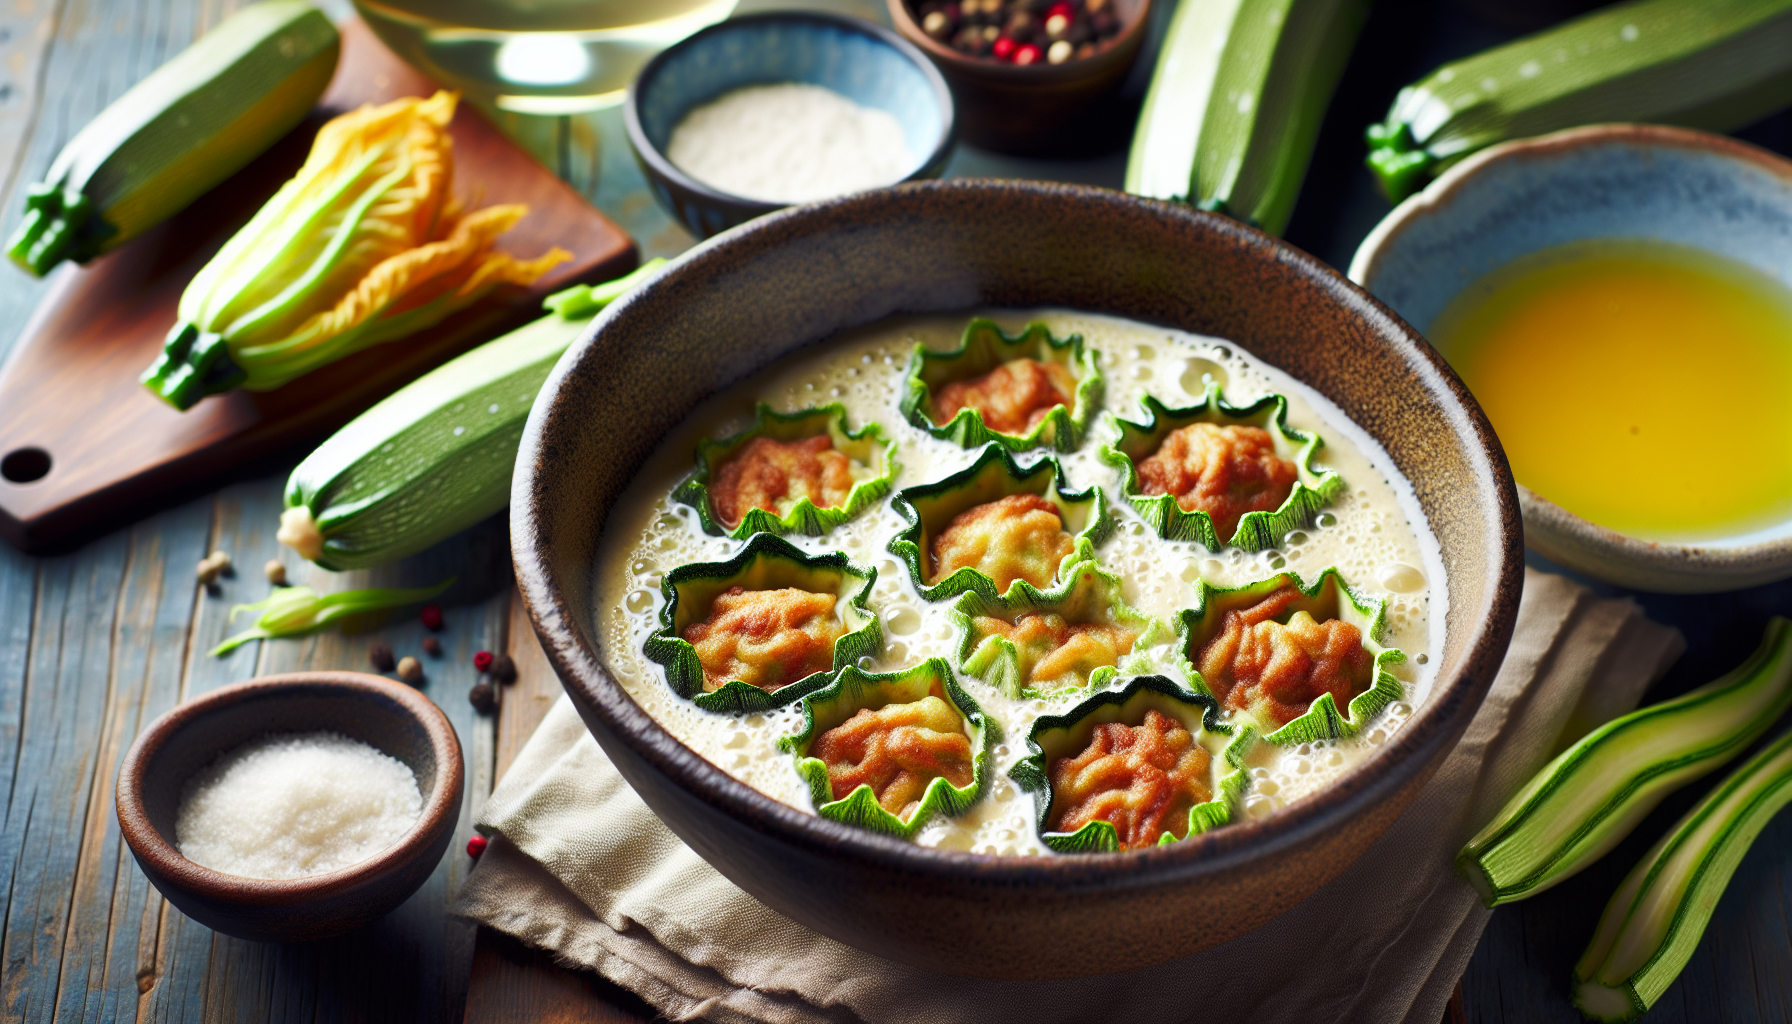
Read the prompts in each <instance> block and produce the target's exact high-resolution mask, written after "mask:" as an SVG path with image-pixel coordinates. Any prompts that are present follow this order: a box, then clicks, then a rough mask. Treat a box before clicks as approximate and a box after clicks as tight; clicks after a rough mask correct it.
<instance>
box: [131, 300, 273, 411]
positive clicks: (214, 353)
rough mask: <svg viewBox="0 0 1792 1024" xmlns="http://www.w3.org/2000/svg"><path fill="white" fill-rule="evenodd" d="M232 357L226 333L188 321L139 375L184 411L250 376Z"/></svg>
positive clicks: (176, 329) (171, 403) (148, 384)
mask: <svg viewBox="0 0 1792 1024" xmlns="http://www.w3.org/2000/svg"><path fill="white" fill-rule="evenodd" d="M248 376H249V375H248V374H247V373H246V372H244V371H243V369H242V367H240V366H238V365H237V364H236V363H235V362H234V361H232V360H231V358H230V346H229V344H228V343H226V342H225V341H224V338H223V336H222V335H219V334H214V333H213V332H211V331H202V330H200V329H199V328H198V327H196V326H194V325H193V324H191V323H188V322H187V321H184V320H183V321H181V322H180V323H177V324H175V325H174V328H173V329H172V330H170V331H169V332H168V340H167V341H165V342H163V343H162V354H161V355H159V356H157V357H156V361H155V362H154V363H151V364H150V367H149V369H147V370H144V371H143V376H142V377H140V378H138V379H139V380H141V381H142V382H143V384H144V386H145V387H147V388H149V390H151V391H153V392H155V393H156V394H157V395H159V396H160V397H161V398H162V400H163V401H165V402H167V403H168V404H169V405H172V406H174V407H175V408H176V409H179V410H180V411H182V412H185V411H187V410H188V409H191V408H192V407H193V406H195V405H198V404H199V400H200V399H202V398H204V397H205V396H207V395H219V394H223V393H224V392H226V391H229V390H230V389H231V388H234V387H236V386H237V385H239V384H241V383H242V382H243V381H244V380H246V379H248Z"/></svg>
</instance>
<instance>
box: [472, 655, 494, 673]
mask: <svg viewBox="0 0 1792 1024" xmlns="http://www.w3.org/2000/svg"><path fill="white" fill-rule="evenodd" d="M491 667H492V652H490V651H478V652H476V653H474V655H473V671H475V672H484V671H485V670H486V669H488V668H491Z"/></svg>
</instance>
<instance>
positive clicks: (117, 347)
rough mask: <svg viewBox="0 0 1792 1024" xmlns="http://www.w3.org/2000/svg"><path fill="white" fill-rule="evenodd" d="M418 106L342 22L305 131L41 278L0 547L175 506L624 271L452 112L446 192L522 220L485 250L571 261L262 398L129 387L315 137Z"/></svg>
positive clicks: (2, 401) (25, 355)
mask: <svg viewBox="0 0 1792 1024" xmlns="http://www.w3.org/2000/svg"><path fill="white" fill-rule="evenodd" d="M434 90H435V84H434V83H433V82H431V81H430V80H429V79H427V78H425V77H424V76H423V75H421V74H419V73H418V72H416V71H414V70H412V69H411V68H410V67H409V66H408V65H406V64H404V63H403V62H402V61H400V60H399V59H398V58H397V57H396V56H395V55H394V54H393V53H392V52H391V51H390V50H388V49H386V47H385V46H384V45H383V44H382V43H380V41H379V40H378V39H377V38H376V37H375V36H374V35H373V33H372V32H371V31H370V30H369V29H368V28H367V26H366V25H365V24H364V23H363V22H361V21H360V20H359V19H354V20H351V21H349V22H347V23H345V24H344V25H342V57H341V60H340V62H339V63H338V65H337V68H336V77H335V78H334V79H333V80H332V81H331V83H330V88H329V90H328V91H327V92H326V93H325V94H324V97H323V99H322V100H321V101H320V102H319V105H318V110H317V111H316V112H315V113H314V115H313V117H312V118H311V119H310V120H308V121H307V122H306V123H305V124H303V125H301V126H300V127H298V128H296V129H294V130H293V132H292V134H291V135H289V136H287V137H286V138H285V139H284V140H282V141H281V142H280V143H278V144H276V145H275V146H274V148H272V149H271V150H269V151H268V152H267V153H265V154H263V155H262V156H261V157H260V158H259V159H257V160H256V161H255V162H254V163H252V164H250V165H249V166H248V167H246V168H244V169H243V170H242V171H241V172H239V173H238V174H237V175H236V176H235V177H233V178H231V179H230V180H229V181H226V182H225V183H224V184H222V185H220V186H218V187H217V188H216V189H213V190H212V191H211V192H210V193H208V194H207V195H205V196H204V197H203V198H201V199H200V200H199V201H198V202H196V203H194V204H193V205H192V206H190V207H188V208H187V209H186V210H184V211H182V212H181V213H180V214H179V215H177V216H176V217H174V218H172V219H171V220H169V221H168V222H167V223H165V224H162V225H160V226H159V227H157V228H155V229H154V230H152V231H150V232H148V233H146V234H144V235H142V236H140V237H138V238H137V239H135V240H134V241H132V242H130V243H129V244H127V245H125V246H123V247H121V248H120V249H118V250H117V251H115V252H112V253H109V254H107V255H105V256H103V257H100V258H99V259H96V260H94V261H92V262H91V263H89V264H88V265H86V266H84V267H78V266H75V265H73V264H65V265H64V266H63V267H62V268H61V269H59V270H57V271H55V272H53V274H52V280H51V284H50V288H49V291H48V292H47V293H46V295H45V296H44V299H43V302H42V303H41V304H40V305H39V306H38V308H37V310H36V312H35V313H33V314H32V317H31V319H30V321H29V322H27V323H26V325H25V329H24V332H23V333H22V334H21V335H20V337H19V340H18V343H17V344H16V345H15V346H14V348H13V350H12V354H11V357H10V358H9V359H8V360H7V363H6V365H5V367H4V368H0V536H4V537H5V538H6V539H7V540H8V541H10V542H12V543H13V544H14V545H16V546H18V547H20V548H22V549H24V550H26V551H28V552H41V551H46V550H55V549H62V548H67V547H72V546H74V545H76V544H79V543H82V542H84V541H86V540H87V539H90V538H91V537H93V536H96V535H98V534H99V533H100V532H103V531H104V530H106V529H109V528H111V527H113V526H116V525H118V524H120V523H122V522H125V521H128V520H130V519H134V518H137V517H138V516H140V515H143V514H145V513H147V512H149V511H151V510H153V509H156V508H160V507H163V506H166V505H170V504H175V503H178V502H181V501H184V500H187V499H189V498H191V497H193V496H195V495H197V494H199V493H200V492H201V491H202V490H203V489H204V484H205V482H206V481H207V480H209V479H212V478H214V477H217V476H218V475H220V474H222V473H224V472H226V471H228V470H230V469H232V468H234V467H236V466H239V465H241V464H242V463H243V462H245V461H247V460H249V459H253V458H255V457H257V456H260V455H265V454H268V453H270V452H274V451H277V450H279V449H282V448H285V447H287V446H289V445H294V444H297V443H299V442H302V441H305V440H308V439H312V438H317V437H321V436H322V435H323V434H325V433H326V432H328V431H330V430H332V429H334V428H336V427H338V426H341V425H342V424H343V423H346V422H348V421H349V420H350V419H352V418H353V417H354V416H355V414H357V413H359V412H360V411H361V410H363V409H365V408H367V407H368V406H370V405H372V404H373V403H374V402H376V401H378V400H379V399H380V398H382V397H384V396H385V395H387V394H390V393H391V392H392V391H393V390H394V389H396V388H397V387H399V386H401V385H402V384H404V383H405V382H407V381H410V380H412V379H414V378H416V377H417V376H418V375H420V374H421V373H423V372H424V371H426V370H428V369H430V368H431V367H434V366H436V365H438V364H440V363H442V362H443V361H445V360H447V359H448V358H449V357H451V356H453V355H456V354H458V353H460V352H462V351H464V350H466V349H468V348H470V347H472V346H473V345H475V344H477V343H478V342H481V341H484V340H486V339H489V338H491V337H494V336H496V335H497V334H499V333H501V332H502V331H504V330H507V329H509V328H510V327H512V326H515V325H517V324H519V323H522V322H524V321H526V320H528V319H530V318H531V317H533V316H538V315H540V309H541V299H542V298H543V297H544V296H546V295H547V294H548V293H550V292H553V291H557V290H559V289H561V288H565V287H567V286H568V285H571V284H575V283H578V282H580V281H599V280H607V279H609V278H612V277H616V276H619V275H621V274H623V273H626V272H627V271H628V270H630V269H632V268H633V267H634V265H635V263H636V258H637V257H636V252H635V244H634V242H633V241H632V240H631V239H630V238H629V237H628V235H627V233H625V232H624V231H623V230H622V229H621V228H619V227H617V226H616V225H615V224H614V223H612V222H611V221H610V220H609V219H608V218H607V217H605V216H604V215H603V214H601V213H599V212H598V211H597V210H596V209H595V208H593V207H592V206H591V204H589V203H587V202H586V201H585V199H584V197H583V196H581V195H579V194H578V193H577V192H576V191H574V190H573V189H572V188H571V187H570V186H568V185H567V184H566V183H564V182H562V181H561V180H560V179H559V178H557V177H555V176H554V174H553V173H552V172H551V171H549V170H548V169H547V168H545V167H543V166H542V165H541V164H539V163H537V162H536V161H535V160H534V158H532V157H530V156H529V155H528V154H527V153H525V152H524V151H523V150H521V149H519V148H518V147H517V146H516V145H515V144H514V143H512V142H511V141H510V140H509V139H507V138H505V137H504V135H503V134H502V133H501V132H499V131H498V130H497V129H496V128H494V127H493V126H492V125H491V123H490V122H488V121H486V120H485V119H484V118H482V117H481V116H480V114H479V112H478V111H477V110H475V109H474V108H473V107H472V106H471V105H469V104H465V103H463V104H462V105H461V107H460V110H459V112H458V113H457V114H456V115H455V118H454V122H453V124H452V125H451V127H450V131H451V133H452V134H453V136H454V187H455V191H456V192H457V193H458V194H459V195H460V197H461V198H462V200H463V201H465V202H466V204H467V205H468V206H469V208H472V207H478V206H485V205H489V204H492V203H527V204H528V205H529V210H530V212H529V216H528V217H526V218H524V219H523V221H522V222H521V223H520V224H518V225H517V226H516V227H514V228H512V229H511V230H510V231H509V232H508V233H507V234H505V235H504V236H503V237H502V238H500V239H499V242H498V244H499V246H500V247H501V248H503V249H505V250H507V251H509V252H511V253H514V254H516V255H517V256H520V257H524V258H528V257H533V256H536V255H539V254H540V253H542V252H545V251H546V250H547V249H548V248H550V247H551V246H554V245H558V246H560V247H561V248H563V249H566V250H568V251H570V252H572V253H573V257H574V258H573V259H572V260H571V261H569V262H567V263H563V264H561V265H560V266H558V267H556V268H555V269H554V270H553V271H552V272H550V273H549V274H548V275H547V276H546V277H544V278H543V279H542V280H541V281H539V282H537V284H536V285H535V287H534V288H532V289H530V290H529V291H528V292H523V291H521V290H520V289H513V290H512V292H511V294H509V295H506V296H502V297H499V298H494V299H489V300H487V301H485V302H482V303H481V304H479V305H477V306H474V307H473V308H471V309H469V310H467V311H465V312H462V313H460V314H458V315H456V316H454V317H451V318H449V320H448V321H446V322H444V323H442V324H438V325H437V326H435V327H434V328H431V329H430V330H427V331H424V332H421V333H419V334H415V335H412V336H411V337H409V338H407V339H404V340H402V341H398V342H393V343H390V344H386V345H376V346H374V347H373V348H371V349H368V350H366V351H363V352H360V353H357V354H356V355H354V356H351V357H349V358H347V359H344V360H341V361H340V362H337V363H334V364H332V365H330V366H327V367H324V368H323V369H320V370H317V371H315V372H313V373H310V374H307V375H306V376H303V377H300V378H298V379H297V380H295V381H293V382H291V383H289V384H287V385H286V386H285V387H282V388H279V389H277V390H274V391H268V392H262V393H251V392H247V391H241V390H238V391H232V392H230V393H228V394H224V395H215V396H213V397H210V398H207V399H205V400H204V401H202V402H200V403H199V404H198V405H196V406H194V407H193V408H192V409H190V410H188V411H187V412H184V413H182V412H177V411H175V410H174V409H173V408H171V407H169V406H168V405H167V404H165V403H163V402H162V401H161V400H160V399H158V398H157V397H155V396H154V395H152V394H150V392H149V391H148V390H147V389H145V388H144V387H143V386H142V385H141V384H139V383H138V382H137V377H138V375H139V374H140V373H142V372H143V370H144V368H145V367H147V366H149V364H150V363H151V362H152V361H153V360H154V359H155V357H156V354H157V353H158V352H159V351H160V350H161V346H162V341H163V339H164V338H165V336H166V335H167V333H168V329H169V328H170V327H172V326H173V324H174V321H175V307H176V305H177V303H178V302H179V301H180V294H181V292H182V291H183V290H184V289H185V288H186V285H187V282H188V281H189V280H191V279H192V277H193V275H194V274H195V273H197V272H198V270H199V268H200V267H201V266H203V265H204V264H205V262H206V261H207V260H208V259H210V258H211V256H212V254H213V253H215V252H217V251H218V249H219V248H220V247H221V246H223V244H224V242H225V240H226V239H228V238H229V237H230V236H231V235H232V234H233V233H234V232H235V231H236V229H237V228H238V227H240V226H241V225H242V224H244V223H246V222H247V221H248V219H249V217H250V216H251V215H252V214H253V213H254V212H255V210H256V209H257V208H259V207H260V206H261V204H262V203H263V202H264V201H266V199H267V198H268V197H269V196H271V195H273V193H274V191H275V189H277V188H279V186H280V184H281V183H282V182H284V181H286V180H287V179H288V178H290V177H292V175H293V174H294V173H295V172H296V171H297V170H298V168H299V165H300V164H301V163H303V162H304V159H305V154H306V152H307V151H308V150H309V149H310V146H311V139H312V136H313V135H315V134H316V132H317V128H318V126H319V125H320V124H322V123H323V122H324V121H325V120H327V119H328V118H329V117H332V116H334V115H336V114H339V113H342V112H343V111H346V110H351V109H353V108H355V107H357V106H360V105H361V104H363V103H382V102H385V101H387V100H391V99H395V98H397V97H400V96H427V95H429V94H430V93H431V92H433V91H434ZM0 273H22V271H18V270H17V269H16V268H14V267H11V266H9V265H8V266H0Z"/></svg>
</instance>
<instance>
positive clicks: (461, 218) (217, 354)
mask: <svg viewBox="0 0 1792 1024" xmlns="http://www.w3.org/2000/svg"><path fill="white" fill-rule="evenodd" d="M457 100H458V96H457V95H456V94H455V93H450V92H438V93H436V94H435V95H434V96H431V97H429V98H428V99H415V98H410V99H401V100H395V101H393V102H391V103H387V104H384V105H382V106H377V107H376V106H371V105H369V106H364V107H362V108H360V109H359V110H355V111H352V112H350V113H347V114H344V115H342V116H341V117H338V118H335V119H334V120H332V121H330V122H329V123H328V124H326V125H324V126H323V128H322V129H321V130H320V131H319V132H318V133H317V139H316V140H315V141H314V142H313V143H312V146H311V154H310V156H309V157H307V158H306V160H305V165H304V166H303V167H302V168H300V169H299V173H298V175H297V176H296V177H294V178H293V179H292V180H291V181H288V182H287V183H286V184H285V185H283V186H281V188H280V191H279V192H277V193H275V194H274V197H273V198H272V199H270V200H268V202H267V204H266V205H265V206H263V207H262V208H261V210H260V211H259V212H257V213H256V215H255V216H254V218H253V219H251V220H250V221H249V223H248V224H247V225H245V226H244V227H243V229H242V230H241V231H238V232H237V233H236V234H235V235H234V236H233V237H232V238H231V239H230V241H228V242H226V243H225V244H224V248H223V249H221V250H219V252H218V254H217V255H216V256H214V257H212V260H211V262H209V263H207V264H206V265H205V266H204V267H203V268H202V269H201V270H200V271H199V273H198V275H197V276H195V277H194V278H193V280H192V282H191V283H190V284H188V285H187V290H186V291H185V292H184V293H183V294H182V295H181V299H180V307H179V315H180V321H179V322H178V323H177V324H175V326H174V329H173V330H172V331H170V332H169V333H168V340H167V342H166V343H165V344H164V346H163V350H162V355H161V356H160V357H159V358H158V359H157V360H156V362H155V364H154V365H153V366H151V367H150V368H149V369H148V370H146V371H145V372H144V374H143V383H144V384H145V385H147V386H148V387H149V389H150V390H152V391H154V392H155V393H156V394H158V395H160V396H161V397H162V398H163V399H165V400H167V401H168V403H169V404H171V405H173V406H174V407H175V408H177V409H189V408H191V407H192V406H193V405H194V404H195V403H197V402H198V401H199V400H200V399H201V398H203V397H205V396H206V395H212V394H218V393H220V392H223V391H227V390H229V389H231V388H234V387H243V388H248V389H249V390H251V391H269V390H272V389H274V388H277V387H279V386H280V385H282V384H285V383H286V382H287V381H290V380H292V379H293V378H295V377H299V376H301V375H303V374H306V373H310V372H311V371H312V370H315V369H317V368H318V367H320V366H323V365H325V364H327V363H331V362H334V361H335V360H337V359H341V358H342V357H344V356H346V355H349V354H350V353H353V352H358V351H360V350H361V349H364V348H367V347H368V346H370V345H379V344H383V343H385V342H388V341H395V340H397V339H399V338H403V337H405V336H406V335H409V334H411V333H413V332H415V331H418V330H421V329H423V328H425V327H428V326H430V325H432V324H435V323H437V322H439V321H440V320H442V319H443V318H444V317H446V316H448V315H449V314H451V313H453V312H455V311H457V310H460V309H464V308H466V307H467V306H469V305H471V304H473V303H474V302H476V301H478V300H479V299H480V298H482V297H483V296H485V295H486V294H487V293H489V292H490V291H492V290H493V289H494V288H496V287H498V286H499V285H503V284H516V285H525V286H526V285H530V284H533V283H534V282H535V280H536V279H537V278H539V277H541V275H543V274H545V273H546V272H547V271H548V270H549V269H550V268H552V267H553V266H554V265H555V264H558V263H560V262H562V261H564V260H567V259H570V258H571V254H570V253H568V252H566V251H565V250H563V249H560V248H558V247H555V248H553V249H550V250H548V252H546V253H544V254H543V255H541V256H539V257H537V258H535V259H532V260H519V259H517V258H516V257H514V256H511V255H509V254H508V253H504V252H499V251H497V250H496V249H494V248H493V247H492V246H493V243H494V241H495V240H496V239H497V237H498V236H499V235H501V234H503V233H504V232H505V231H508V230H509V229H510V228H511V227H512V226H513V225H515V224H516V222H517V221H519V220H521V219H522V218H523V217H524V215H526V214H527V213H528V212H529V208H528V207H527V206H522V205H516V204H507V205H501V206H489V207H486V208H485V209H482V210H475V211H473V212H472V213H462V212H461V210H460V206H459V204H458V203H457V202H456V201H455V199H454V198H453V197H452V195H451V185H452V183H453V178H454V162H453V149H452V140H451V139H450V138H449V135H448V122H449V121H450V120H452V119H453V117H454V108H455V104H456V102H457Z"/></svg>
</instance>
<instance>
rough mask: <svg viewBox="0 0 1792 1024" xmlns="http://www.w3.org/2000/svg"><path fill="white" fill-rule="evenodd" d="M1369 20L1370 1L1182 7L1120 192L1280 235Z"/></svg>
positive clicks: (1263, 0) (1222, 2) (1240, 1)
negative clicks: (1214, 213) (1173, 201)
mask: <svg viewBox="0 0 1792 1024" xmlns="http://www.w3.org/2000/svg"><path fill="white" fill-rule="evenodd" d="M1368 13H1369V0H1200V2H1196V0H1185V2H1184V3H1182V4H1181V5H1179V6H1178V7H1177V9H1176V15H1175V17H1174V19H1172V21H1171V22H1170V28H1169V32H1168V34H1167V35H1166V37H1165V40H1164V46H1163V50H1162V52H1161V55H1160V56H1159V57H1158V63H1157V68H1156V70H1155V71H1154V72H1153V73H1152V76H1151V88H1150V90H1149V91H1148V92H1146V94H1145V105H1144V108H1143V109H1142V110H1141V111H1140V113H1139V126H1138V129H1137V131H1136V132H1135V133H1134V134H1133V141H1132V153H1131V155H1130V156H1129V157H1128V159H1127V162H1126V190H1127V191H1128V192H1132V193H1134V194H1137V195H1143V196H1152V197H1154V198H1157V199H1178V200H1182V201H1184V202H1189V203H1194V204H1195V205H1197V206H1199V207H1201V208H1202V209H1204V210H1217V211H1219V212H1220V213H1224V214H1226V215H1228V216H1231V217H1236V218H1238V219H1239V220H1242V221H1245V222H1246V223H1250V224H1255V225H1256V226H1258V227H1260V228H1262V229H1263V230H1265V231H1267V232H1269V233H1270V234H1280V233H1281V231H1282V229H1283V228H1284V227H1286V226H1287V225H1288V217H1289V215H1290V214H1292V213H1293V212H1294V200H1295V198H1296V197H1297V196H1298V195H1299V194H1300V186H1301V182H1302V180H1304V179H1305V178H1306V176H1307V164H1308V162H1310V161H1311V159H1312V157H1313V147H1314V145H1315V144H1316V143H1317V142H1318V139H1319V124H1320V122H1321V121H1322V120H1324V118H1325V108H1326V106H1327V105H1329V104H1330V103H1331V98H1332V93H1333V91H1335V90H1336V89H1337V87H1338V79H1339V78H1341V77H1342V76H1343V74H1344V65H1345V63H1346V62H1347V61H1348V60H1349V59H1350V51H1351V49H1352V48H1353V47H1354V46H1355V45H1356V38H1357V35H1358V34H1359V33H1360V32H1361V31H1362V27H1363V22H1364V20H1365V19H1366V18H1367V17H1368Z"/></svg>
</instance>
